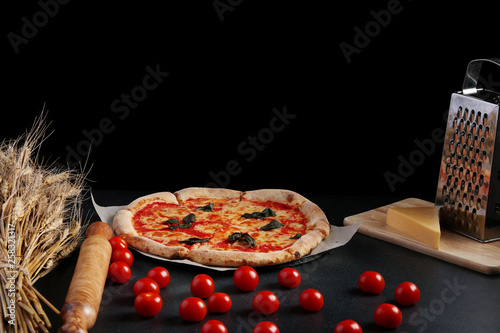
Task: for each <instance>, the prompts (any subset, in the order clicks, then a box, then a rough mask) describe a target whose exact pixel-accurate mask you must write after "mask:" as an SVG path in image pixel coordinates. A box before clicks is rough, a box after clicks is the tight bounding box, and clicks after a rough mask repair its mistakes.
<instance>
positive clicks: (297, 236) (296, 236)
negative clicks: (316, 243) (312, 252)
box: [290, 232, 302, 239]
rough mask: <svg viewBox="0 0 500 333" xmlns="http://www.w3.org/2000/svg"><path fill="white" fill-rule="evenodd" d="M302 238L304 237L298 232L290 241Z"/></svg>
mask: <svg viewBox="0 0 500 333" xmlns="http://www.w3.org/2000/svg"><path fill="white" fill-rule="evenodd" d="M300 237H302V234H301V233H300V232H298V233H296V234H295V236H293V237H290V239H299V238H300Z"/></svg>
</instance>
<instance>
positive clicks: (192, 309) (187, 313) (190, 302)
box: [179, 297, 207, 321]
mask: <svg viewBox="0 0 500 333" xmlns="http://www.w3.org/2000/svg"><path fill="white" fill-rule="evenodd" d="M179 315H180V316H181V318H182V319H184V320H186V321H202V320H203V319H204V318H205V316H206V315H207V306H206V305H205V302H203V300H202V299H201V298H199V297H188V298H186V299H184V300H183V301H182V302H181V305H180V306H179Z"/></svg>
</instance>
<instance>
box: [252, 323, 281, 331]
mask: <svg viewBox="0 0 500 333" xmlns="http://www.w3.org/2000/svg"><path fill="white" fill-rule="evenodd" d="M252 333H280V330H279V329H278V326H276V325H275V324H274V323H272V322H270V321H262V322H260V323H258V324H257V326H255V328H254V329H253V331H252Z"/></svg>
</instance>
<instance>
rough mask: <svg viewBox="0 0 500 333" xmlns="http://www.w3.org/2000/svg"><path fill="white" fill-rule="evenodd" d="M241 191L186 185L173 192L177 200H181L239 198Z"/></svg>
mask: <svg viewBox="0 0 500 333" xmlns="http://www.w3.org/2000/svg"><path fill="white" fill-rule="evenodd" d="M241 193H242V192H241V191H235V190H230V189H227V188H211V187H188V188H185V189H182V190H179V191H177V192H174V196H175V197H176V198H177V200H178V201H179V202H183V201H186V200H189V199H193V198H212V199H230V198H238V199H239V198H241Z"/></svg>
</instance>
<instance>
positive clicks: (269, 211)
mask: <svg viewBox="0 0 500 333" xmlns="http://www.w3.org/2000/svg"><path fill="white" fill-rule="evenodd" d="M270 216H276V213H275V212H273V210H272V209H271V208H267V207H266V208H264V210H263V211H262V212H253V213H251V214H249V213H245V214H243V215H241V217H244V218H246V219H259V220H262V219H264V218H266V217H270Z"/></svg>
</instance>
